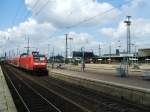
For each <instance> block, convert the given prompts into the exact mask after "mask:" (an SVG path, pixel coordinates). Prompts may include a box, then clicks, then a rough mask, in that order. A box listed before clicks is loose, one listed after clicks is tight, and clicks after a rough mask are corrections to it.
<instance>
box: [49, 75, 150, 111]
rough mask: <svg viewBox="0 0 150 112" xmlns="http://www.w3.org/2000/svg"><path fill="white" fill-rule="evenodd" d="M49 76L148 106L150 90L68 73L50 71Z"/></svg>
mask: <svg viewBox="0 0 150 112" xmlns="http://www.w3.org/2000/svg"><path fill="white" fill-rule="evenodd" d="M50 76H52V77H54V78H58V79H61V80H64V81H67V82H69V83H73V84H76V85H81V86H83V87H86V88H90V89H94V90H97V91H100V92H103V93H106V94H109V95H112V96H115V97H118V98H119V99H122V100H123V99H126V100H127V101H130V102H131V103H133V102H134V103H135V104H140V105H141V106H142V105H143V106H146V107H148V108H150V90H149V89H143V88H138V87H137V88H135V87H131V86H125V85H121V84H116V83H110V82H106V81H95V80H91V79H82V78H77V77H73V76H69V75H64V74H60V73H54V72H51V73H50Z"/></svg>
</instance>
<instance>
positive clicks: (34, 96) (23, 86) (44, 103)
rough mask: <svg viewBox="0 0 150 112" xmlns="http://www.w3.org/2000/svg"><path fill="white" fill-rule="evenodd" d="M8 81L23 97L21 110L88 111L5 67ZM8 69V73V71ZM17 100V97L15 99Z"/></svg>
mask: <svg viewBox="0 0 150 112" xmlns="http://www.w3.org/2000/svg"><path fill="white" fill-rule="evenodd" d="M4 69H5V70H4V74H5V77H6V79H7V81H9V82H11V85H12V86H13V89H15V92H16V94H17V95H18V96H19V98H20V99H21V103H22V104H23V107H24V109H22V108H21V109H20V110H18V111H19V112H86V111H87V110H84V109H82V108H80V107H77V106H76V105H74V104H72V103H70V102H68V101H66V100H65V99H63V98H62V97H61V96H57V95H55V94H53V93H51V92H49V91H48V90H46V89H45V88H43V87H42V86H40V85H38V84H36V83H34V82H31V80H28V79H25V78H24V77H20V76H18V75H17V74H16V73H15V71H13V70H12V69H10V68H9V69H8V68H4ZM6 69H7V73H6ZM15 100H16V99H15Z"/></svg>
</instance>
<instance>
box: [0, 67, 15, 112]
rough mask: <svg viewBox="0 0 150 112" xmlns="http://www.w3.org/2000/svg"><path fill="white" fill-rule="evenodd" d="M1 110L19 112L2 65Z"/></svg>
mask: <svg viewBox="0 0 150 112" xmlns="http://www.w3.org/2000/svg"><path fill="white" fill-rule="evenodd" d="M0 112H17V110H16V107H15V104H14V102H13V99H12V96H11V94H10V91H9V89H8V86H7V83H6V81H5V77H4V75H3V72H2V69H1V67H0Z"/></svg>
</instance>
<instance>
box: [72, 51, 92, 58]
mask: <svg viewBox="0 0 150 112" xmlns="http://www.w3.org/2000/svg"><path fill="white" fill-rule="evenodd" d="M82 56H83V52H81V51H73V58H81V57H82ZM93 56H94V53H93V52H87V51H85V52H84V58H85V59H87V58H93Z"/></svg>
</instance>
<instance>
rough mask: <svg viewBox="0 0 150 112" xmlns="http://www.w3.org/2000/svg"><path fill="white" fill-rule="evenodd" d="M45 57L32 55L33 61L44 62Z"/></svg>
mask: <svg viewBox="0 0 150 112" xmlns="http://www.w3.org/2000/svg"><path fill="white" fill-rule="evenodd" d="M44 60H45V56H44V55H34V61H44Z"/></svg>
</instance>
